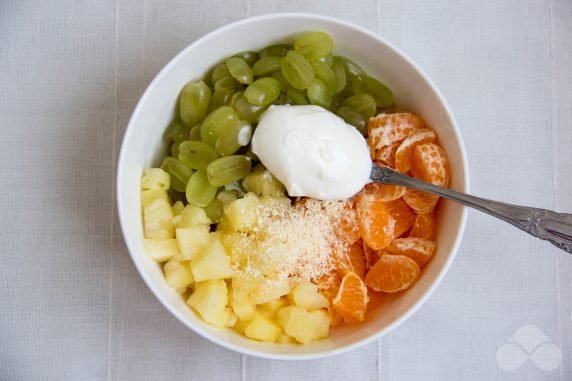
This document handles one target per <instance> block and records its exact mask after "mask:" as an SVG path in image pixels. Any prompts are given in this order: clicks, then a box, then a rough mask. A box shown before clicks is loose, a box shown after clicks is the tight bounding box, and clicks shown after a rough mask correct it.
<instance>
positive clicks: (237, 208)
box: [224, 193, 259, 231]
mask: <svg viewBox="0 0 572 381" xmlns="http://www.w3.org/2000/svg"><path fill="white" fill-rule="evenodd" d="M258 205H259V203H258V197H256V195H255V194H254V193H247V194H245V195H244V197H243V198H241V199H238V200H236V201H233V202H231V203H230V204H227V205H225V207H224V212H225V215H226V217H227V218H228V221H229V223H230V225H231V226H232V228H233V229H234V230H236V231H251V230H252V229H253V228H255V227H256V225H257V224H258V213H257V208H258Z"/></svg>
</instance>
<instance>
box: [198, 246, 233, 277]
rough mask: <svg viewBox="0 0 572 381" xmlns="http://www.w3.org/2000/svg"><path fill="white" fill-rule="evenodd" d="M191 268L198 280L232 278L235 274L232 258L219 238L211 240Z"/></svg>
mask: <svg viewBox="0 0 572 381" xmlns="http://www.w3.org/2000/svg"><path fill="white" fill-rule="evenodd" d="M191 269H192V270H193V276H194V277H195V281H197V282H202V281H204V280H209V279H224V278H230V277H231V276H232V274H233V271H232V267H231V266H230V258H229V256H228V255H227V254H226V251H225V250H224V246H222V243H220V241H218V240H213V241H211V242H210V243H209V244H208V245H207V246H206V247H205V248H204V249H203V250H202V251H201V252H200V253H199V254H198V255H197V256H196V257H195V259H194V260H193V263H192V266H191Z"/></svg>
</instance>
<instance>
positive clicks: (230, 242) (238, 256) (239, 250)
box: [220, 232, 252, 267]
mask: <svg viewBox="0 0 572 381" xmlns="http://www.w3.org/2000/svg"><path fill="white" fill-rule="evenodd" d="M220 241H221V243H222V245H223V246H224V248H225V249H226V252H227V253H228V254H229V256H230V263H231V264H233V265H239V266H241V267H242V266H246V265H247V264H248V258H249V252H250V250H252V249H251V248H250V245H251V243H250V242H251V241H250V240H249V239H248V238H247V237H246V236H244V235H243V234H241V233H236V232H232V233H223V234H222V235H221V240H220Z"/></svg>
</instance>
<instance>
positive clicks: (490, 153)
mask: <svg viewBox="0 0 572 381" xmlns="http://www.w3.org/2000/svg"><path fill="white" fill-rule="evenodd" d="M278 11H307V12H316V13H322V14H326V15H331V16H335V17H338V18H341V19H345V20H348V21H351V22H354V23H357V24H360V25H362V26H364V27H366V28H368V29H370V30H372V31H374V32H377V33H379V34H380V35H382V36H384V37H386V38H387V39H388V40H389V41H391V42H393V43H395V44H396V45H397V46H399V47H400V48H401V49H402V50H403V51H404V52H406V53H407V54H408V55H410V56H411V57H412V58H413V59H414V60H415V61H416V62H417V63H418V64H419V65H420V66H421V67H422V68H423V69H424V70H425V71H426V72H427V73H428V74H429V76H430V77H431V78H432V79H433V80H434V81H435V83H436V84H437V86H438V87H439V88H440V89H441V90H442V92H443V94H444V95H445V97H446V98H447V99H448V100H449V102H450V105H451V107H452V109H453V111H454V113H455V114H456V117H457V119H458V122H459V125H460V127H461V130H462V134H463V137H464V139H465V143H466V147H467V151H468V155H469V164H470V174H471V179H472V180H471V183H472V184H471V188H472V192H473V193H475V194H478V195H482V196H484V197H490V198H493V199H499V200H503V201H507V202H513V203H519V204H524V205H535V206H539V207H545V208H549V209H555V210H559V211H568V212H572V197H571V196H572V124H571V121H572V2H571V1H570V0H546V1H544V0H496V1H495V0H482V1H475V0H471V1H454V0H433V1H422V0H420V1H400V0H377V1H376V0H362V1H350V0H330V1H308V0H306V1H304V0H289V1H280V0H240V1H224V0H208V1H207V0H192V1H189V0H187V1H185V0H178V1H173V0H170V1H167V0H164V1H150V0H147V1H136V0H125V1H123V0H86V1H74V0H64V1H51V2H50V1H20V0H3V1H1V2H0V128H1V129H2V130H1V132H2V133H1V135H0V169H1V172H0V173H1V175H2V181H1V182H0V195H1V197H0V210H1V215H2V216H3V217H1V218H0V249H1V251H0V252H1V259H2V262H1V265H0V266H1V270H0V379H1V380H10V381H11V380H102V379H108V380H159V379H165V380H182V379H192V380H211V379H212V380H318V379H319V380H327V379H336V380H364V381H365V380H489V379H503V380H505V379H506V380H541V379H542V380H570V379H572V256H570V255H567V254H565V253H564V252H561V251H559V250H557V249H556V248H554V247H552V246H551V245H550V244H548V243H545V242H541V241H538V240H535V239H533V238H531V237H528V236H526V235H525V234H523V233H521V232H519V231H517V230H516V229H514V228H512V227H510V226H508V225H507V224H504V223H502V222H500V221H496V220H493V219H492V218H489V217H487V216H485V215H482V214H480V213H477V212H471V213H470V215H469V221H468V227H467V231H466V234H465V239H464V241H463V243H462V245H461V248H460V251H459V254H458V256H457V259H456V261H455V262H454V264H453V266H452V267H451V269H450V271H449V273H448V275H447V277H446V278H445V280H444V282H443V283H442V285H441V286H440V287H439V288H438V290H437V291H436V292H435V294H434V295H433V296H432V297H431V298H430V300H429V301H428V302H427V303H426V304H425V305H424V306H423V307H422V308H421V309H420V310H419V311H418V312H417V313H416V314H415V315H414V316H413V317H412V318H411V319H409V320H408V321H407V322H406V323H405V324H403V325H402V326H400V327H399V328H397V329H396V330H394V331H393V332H391V333H390V334H389V335H387V336H385V337H384V338H382V339H381V340H380V341H379V342H376V343H374V344H371V345H368V346H365V347H363V348H361V349H359V350H355V351H353V352H350V353H347V354H344V355H340V356H337V357H334V358H330V359H326V360H320V361H311V362H305V363H304V362H300V363H286V362H280V361H267V360H261V359H256V358H251V357H247V356H242V355H240V354H237V353H234V352H230V351H228V350H225V349H223V348H220V347H218V346H216V345H214V344H212V343H210V342H208V341H206V340H204V339H202V338H200V337H199V336H197V335H196V334H194V333H192V332H190V331H189V330H188V329H186V328H185V327H184V326H183V325H182V324H180V323H179V322H178V321H176V320H175V319H174V318H173V317H172V316H171V315H170V314H169V313H168V312H167V311H166V310H165V309H164V308H163V307H162V306H161V305H160V304H159V302H158V301H157V300H156V299H155V298H154V297H153V296H152V295H151V293H150V292H149V291H148V290H147V288H146V287H145V285H144V284H143V282H142V280H141V279H140V277H139V275H138V274H137V272H136V270H135V268H134V266H133V265H132V263H131V260H130V258H129V256H128V253H127V251H126V248H125V246H124V244H123V241H122V237H121V232H120V230H119V226H118V223H117V217H116V212H115V191H114V183H115V181H114V176H115V169H116V159H117V154H118V149H119V145H120V143H121V139H122V136H123V133H124V130H125V126H126V124H127V120H128V118H129V116H130V113H131V111H132V110H133V107H134V106H135V104H136V102H137V100H138V98H139V97H140V95H141V93H142V92H143V90H144V89H145V87H146V85H147V84H148V83H149V81H150V80H151V79H152V78H153V76H154V75H155V74H156V73H157V72H158V71H159V70H160V68H161V67H162V66H163V65H164V64H165V63H166V62H167V61H168V60H169V59H170V58H171V57H173V56H174V55H175V54H176V53H177V52H178V51H179V50H181V49H182V48H183V47H185V46H186V45H188V44H189V43H190V42H192V41H193V40H195V39H197V38H198V37H199V36H201V35H203V34H205V33H206V32H209V31H211V30H213V29H214V28H216V27H219V26H221V25H224V24H226V23H228V22H230V21H234V20H238V19H241V18H245V17H248V16H252V15H257V14H262V13H269V12H278ZM517 331H518V333H517V334H516V335H514V336H513V334H515V332H517ZM511 338H512V339H511ZM521 363H522V365H520V366H518V365H519V364H521ZM512 368H515V369H512ZM511 369H512V370H511Z"/></svg>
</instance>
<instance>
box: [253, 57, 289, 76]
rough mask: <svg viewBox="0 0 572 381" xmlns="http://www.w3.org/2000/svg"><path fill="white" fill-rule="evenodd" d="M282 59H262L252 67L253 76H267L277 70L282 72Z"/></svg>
mask: <svg viewBox="0 0 572 381" xmlns="http://www.w3.org/2000/svg"><path fill="white" fill-rule="evenodd" d="M281 59H282V58H280V57H277V56H268V57H262V58H261V59H259V60H258V61H256V63H255V64H254V66H253V67H252V74H254V75H255V76H257V75H266V74H270V73H272V72H274V71H276V70H280V60H281Z"/></svg>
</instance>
